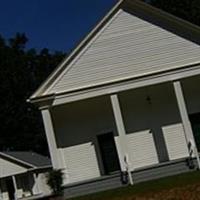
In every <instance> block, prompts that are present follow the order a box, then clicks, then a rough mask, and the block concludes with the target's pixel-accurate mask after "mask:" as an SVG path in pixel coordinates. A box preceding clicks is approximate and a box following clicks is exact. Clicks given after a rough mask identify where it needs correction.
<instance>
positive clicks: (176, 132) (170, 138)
mask: <svg viewBox="0 0 200 200" xmlns="http://www.w3.org/2000/svg"><path fill="white" fill-rule="evenodd" d="M162 131H163V134H164V138H165V142H166V146H167V150H168V155H169V159H170V160H175V159H178V158H184V157H187V156H188V149H187V143H186V139H185V135H184V128H183V125H182V124H174V125H169V126H164V127H162Z"/></svg>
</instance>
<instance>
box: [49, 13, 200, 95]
mask: <svg viewBox="0 0 200 200" xmlns="http://www.w3.org/2000/svg"><path fill="white" fill-rule="evenodd" d="M199 55H200V46H199V45H197V44H195V43H193V42H191V41H188V40H186V39H184V38H182V37H180V36H178V35H176V34H174V33H171V32H169V31H167V30H165V29H163V28H161V27H159V26H157V25H154V24H152V23H150V22H147V21H145V20H143V19H141V18H138V17H136V16H134V15H132V14H129V13H127V12H125V11H123V10H119V12H118V13H117V14H116V15H115V16H114V17H113V18H112V19H111V20H110V21H109V22H108V23H107V25H105V27H104V28H103V29H102V30H101V31H100V32H99V33H98V34H97V36H96V37H95V38H94V39H93V40H92V41H91V42H90V43H89V44H88V46H87V47H86V48H85V49H84V51H83V52H82V53H81V54H80V55H78V56H77V57H76V58H75V60H74V61H73V62H72V63H71V64H70V65H69V66H68V67H66V70H64V71H63V73H62V74H61V75H60V76H59V77H58V78H57V79H56V81H55V82H54V84H53V85H52V86H51V87H50V88H49V89H48V90H47V91H46V94H47V93H59V92H64V91H72V90H76V89H80V88H87V87H90V86H97V85H102V84H105V83H112V82H115V81H119V80H125V79H128V78H134V77H139V76H142V75H147V74H152V73H156V72H162V71H165V70H170V69H175V68H179V67H182V66H186V65H190V64H194V63H197V62H199V61H200V57H199Z"/></svg>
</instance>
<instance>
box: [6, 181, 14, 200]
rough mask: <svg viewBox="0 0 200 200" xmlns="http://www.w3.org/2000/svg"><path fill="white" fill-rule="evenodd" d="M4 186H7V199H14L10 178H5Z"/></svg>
mask: <svg viewBox="0 0 200 200" xmlns="http://www.w3.org/2000/svg"><path fill="white" fill-rule="evenodd" d="M6 187H7V191H8V196H9V199H10V200H14V199H15V188H14V185H13V181H12V178H9V179H7V180H6Z"/></svg>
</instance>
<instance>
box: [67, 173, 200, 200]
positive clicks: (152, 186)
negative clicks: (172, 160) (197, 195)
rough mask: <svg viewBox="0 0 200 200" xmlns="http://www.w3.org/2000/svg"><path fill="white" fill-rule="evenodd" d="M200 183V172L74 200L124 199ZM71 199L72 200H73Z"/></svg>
mask: <svg viewBox="0 0 200 200" xmlns="http://www.w3.org/2000/svg"><path fill="white" fill-rule="evenodd" d="M198 182H199V183H200V172H199V171H195V172H189V173H184V174H180V175H176V176H170V177H167V178H162V179H157V180H153V181H148V182H144V183H139V184H136V185H134V186H127V187H122V188H119V189H114V190H108V191H105V192H99V193H95V194H92V195H87V196H83V197H78V198H72V199H73V200H112V199H114V198H116V197H117V198H120V197H121V198H122V197H127V196H131V195H139V194H146V193H150V192H158V191H161V190H166V189H171V188H174V187H183V186H186V185H191V184H194V183H198ZM72 199H71V200H72Z"/></svg>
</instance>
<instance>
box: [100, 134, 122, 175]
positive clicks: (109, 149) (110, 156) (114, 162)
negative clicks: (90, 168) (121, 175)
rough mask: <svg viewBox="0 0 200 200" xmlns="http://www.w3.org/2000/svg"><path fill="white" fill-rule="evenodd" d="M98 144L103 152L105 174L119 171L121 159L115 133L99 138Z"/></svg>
mask: <svg viewBox="0 0 200 200" xmlns="http://www.w3.org/2000/svg"><path fill="white" fill-rule="evenodd" d="M98 143H99V148H100V152H101V157H102V161H103V166H104V171H105V174H111V173H112V172H115V171H119V170H120V165H119V158H118V155H117V149H116V146H115V141H114V136H113V133H107V134H103V135H99V136H98Z"/></svg>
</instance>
